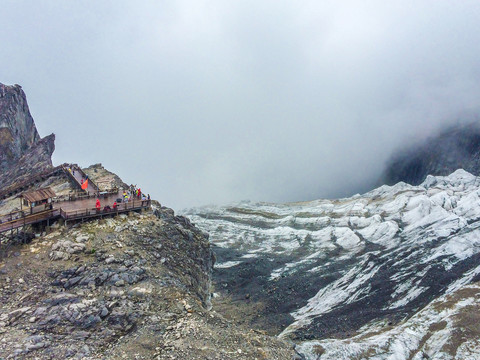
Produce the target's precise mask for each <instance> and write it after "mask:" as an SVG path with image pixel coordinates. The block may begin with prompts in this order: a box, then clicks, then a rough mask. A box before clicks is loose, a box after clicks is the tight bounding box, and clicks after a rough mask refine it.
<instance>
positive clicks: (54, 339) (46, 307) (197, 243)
mask: <svg viewBox="0 0 480 360" xmlns="http://www.w3.org/2000/svg"><path fill="white" fill-rule="evenodd" d="M155 207H156V209H155V210H154V211H153V212H146V213H142V214H137V213H132V214H130V215H129V216H126V215H120V216H118V217H116V218H109V219H104V220H97V221H92V222H89V223H85V224H83V225H78V226H75V227H73V228H65V227H63V226H55V227H53V228H52V229H51V232H49V233H48V234H42V235H41V236H37V237H36V238H35V239H34V240H33V241H32V242H31V243H30V244H28V245H23V246H20V245H19V246H17V247H15V248H13V249H12V250H11V251H10V254H11V255H10V256H8V257H7V258H4V259H1V262H0V304H2V305H1V306H0V359H2V358H4V359H59V358H73V359H255V358H257V359H290V358H291V357H292V349H291V346H289V345H287V344H286V343H284V342H282V341H279V340H277V339H273V338H271V337H268V336H265V335H263V334H261V333H258V332H252V331H247V330H243V329H240V328H238V327H236V326H233V325H232V324H231V323H230V322H228V321H226V320H225V319H224V318H223V317H222V316H220V315H218V314H217V313H216V312H215V311H212V310H209V309H210V272H211V269H212V265H213V262H214V256H213V253H212V251H211V247H210V244H209V242H208V240H207V236H206V234H205V233H203V232H202V231H200V230H199V229H198V228H196V227H195V226H193V225H192V224H191V223H190V222H189V220H188V219H186V218H183V217H179V216H175V215H174V213H173V211H172V210H171V209H168V208H165V207H161V208H160V207H158V206H155Z"/></svg>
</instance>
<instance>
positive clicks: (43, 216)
mask: <svg viewBox="0 0 480 360" xmlns="http://www.w3.org/2000/svg"><path fill="white" fill-rule="evenodd" d="M97 198H98V199H99V200H100V211H98V210H97V209H96V208H95V204H96V201H97ZM118 198H122V194H121V193H120V192H115V193H106V194H103V195H102V194H100V196H99V197H97V196H94V195H92V196H85V197H80V198H78V199H74V200H68V199H65V200H63V201H58V202H57V201H55V202H53V203H52V204H51V205H52V206H51V209H45V210H43V211H38V212H35V213H33V214H26V211H17V212H14V213H10V214H7V215H3V216H0V221H1V223H0V233H3V232H7V231H11V230H15V229H19V228H21V227H24V226H26V225H32V224H36V223H41V222H48V221H54V220H58V219H59V218H63V219H64V220H65V222H66V223H67V222H68V221H76V220H87V219H91V218H102V217H105V216H116V215H118V214H123V213H126V212H130V211H138V210H141V209H146V208H149V207H150V201H148V200H139V199H132V200H130V201H129V202H121V203H120V202H119V203H118V204H117V208H116V209H114V208H113V203H114V202H115V201H116V200H117V199H118ZM107 205H108V206H110V211H108V210H104V208H105V206H107Z"/></svg>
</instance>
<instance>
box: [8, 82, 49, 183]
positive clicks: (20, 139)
mask: <svg viewBox="0 0 480 360" xmlns="http://www.w3.org/2000/svg"><path fill="white" fill-rule="evenodd" d="M54 150H55V135H53V134H51V135H49V136H47V137H44V138H40V136H39V134H38V131H37V129H36V127H35V123H34V121H33V118H32V116H31V114H30V110H29V109H28V104H27V99H26V96H25V93H24V92H23V90H22V88H21V86H19V85H14V86H7V85H4V84H1V83H0V187H1V188H5V187H7V186H9V185H11V184H13V183H14V182H21V181H22V180H24V179H25V178H28V177H30V176H33V175H35V174H37V173H40V172H42V171H44V170H46V169H48V168H51V167H52V160H51V156H52V153H53V151H54Z"/></svg>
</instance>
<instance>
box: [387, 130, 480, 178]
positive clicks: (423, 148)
mask: <svg viewBox="0 0 480 360" xmlns="http://www.w3.org/2000/svg"><path fill="white" fill-rule="evenodd" d="M457 169H464V170H466V171H468V172H470V173H472V174H474V175H479V174H480V122H475V123H470V124H468V125H465V124H464V125H457V126H452V127H449V128H447V129H445V130H444V131H442V132H441V133H440V134H439V135H437V136H435V137H431V138H429V139H427V140H426V141H425V142H424V143H421V144H416V145H414V146H413V147H412V148H410V149H405V150H403V151H401V152H400V153H399V154H398V155H396V156H395V157H394V158H392V160H391V161H390V163H389V164H388V166H387V169H386V170H385V172H384V174H383V176H382V178H381V180H380V183H381V184H387V185H393V184H396V183H397V182H400V181H404V182H406V183H408V184H412V185H419V184H420V183H421V182H423V181H424V180H425V178H426V177H427V175H441V176H445V175H448V174H451V173H452V172H454V171H455V170H457Z"/></svg>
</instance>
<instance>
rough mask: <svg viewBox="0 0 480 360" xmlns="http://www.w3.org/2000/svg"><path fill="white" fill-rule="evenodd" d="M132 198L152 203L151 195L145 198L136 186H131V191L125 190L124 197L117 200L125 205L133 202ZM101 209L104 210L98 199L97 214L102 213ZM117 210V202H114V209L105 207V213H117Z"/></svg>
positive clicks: (96, 204)
mask: <svg viewBox="0 0 480 360" xmlns="http://www.w3.org/2000/svg"><path fill="white" fill-rule="evenodd" d="M132 198H133V199H135V198H136V199H138V200H142V202H143V201H148V202H150V194H147V196H145V194H143V193H142V191H141V189H140V188H138V189H137V187H136V185H131V186H130V187H129V189H127V190H124V191H123V194H122V197H121V198H118V199H117V200H118V201H120V202H122V201H123V202H125V203H128V201H129V200H131V199H132ZM101 208H102V205H101V204H100V199H98V198H97V201H96V202H95V209H96V210H97V213H99V212H100V211H101ZM117 208H118V204H117V201H114V202H113V205H112V207H110V205H105V206H104V208H103V212H109V211H112V210H113V211H116V210H117Z"/></svg>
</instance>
